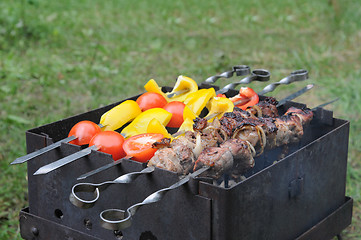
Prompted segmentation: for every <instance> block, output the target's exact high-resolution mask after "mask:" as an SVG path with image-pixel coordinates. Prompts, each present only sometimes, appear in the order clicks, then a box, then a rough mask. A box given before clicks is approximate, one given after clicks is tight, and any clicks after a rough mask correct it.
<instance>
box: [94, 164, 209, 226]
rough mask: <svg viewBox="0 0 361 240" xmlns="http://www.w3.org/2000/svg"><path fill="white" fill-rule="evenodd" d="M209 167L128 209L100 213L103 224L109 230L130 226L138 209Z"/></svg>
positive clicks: (155, 200)
mask: <svg viewBox="0 0 361 240" xmlns="http://www.w3.org/2000/svg"><path fill="white" fill-rule="evenodd" d="M208 169H209V167H204V168H201V169H199V170H197V171H195V172H193V173H192V174H189V175H188V176H186V177H185V178H183V179H181V180H180V181H178V182H176V183H175V184H173V185H171V186H170V187H167V188H163V189H161V190H158V191H156V192H154V193H152V194H151V195H149V196H148V197H147V198H146V199H144V200H143V202H141V203H137V204H134V205H133V206H131V207H129V208H128V209H127V211H124V210H121V209H107V210H104V211H102V212H101V213H100V222H101V223H100V224H101V226H102V227H103V228H106V229H109V230H121V229H125V228H127V227H129V226H130V225H131V221H132V216H134V214H135V213H136V211H137V210H138V209H139V208H140V207H141V206H144V205H148V204H151V203H155V202H158V201H160V200H161V199H162V198H163V197H164V195H165V194H166V193H167V192H168V191H170V190H173V189H175V188H178V187H180V186H182V185H183V184H185V183H187V182H188V181H189V180H190V179H191V178H194V177H196V176H198V175H200V174H202V173H203V172H205V171H207V170H208Z"/></svg>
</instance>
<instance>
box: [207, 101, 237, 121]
mask: <svg viewBox="0 0 361 240" xmlns="http://www.w3.org/2000/svg"><path fill="white" fill-rule="evenodd" d="M233 108H234V104H233V102H232V101H231V100H230V99H229V98H224V97H214V98H212V99H211V101H210V110H209V113H208V115H207V116H206V117H205V118H207V119H208V118H210V119H208V121H209V122H212V121H213V119H214V118H215V117H217V118H221V117H222V116H223V114H224V113H226V112H232V111H233Z"/></svg>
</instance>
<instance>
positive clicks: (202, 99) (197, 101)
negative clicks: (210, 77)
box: [184, 88, 216, 116]
mask: <svg viewBox="0 0 361 240" xmlns="http://www.w3.org/2000/svg"><path fill="white" fill-rule="evenodd" d="M215 96H216V91H215V90H214V88H207V89H200V90H198V91H196V92H194V93H190V94H189V95H188V96H187V98H186V99H185V100H184V103H185V104H186V105H188V107H189V108H190V109H191V110H192V112H193V113H195V114H196V115H197V116H199V114H200V113H201V112H202V110H203V108H204V107H205V106H206V105H207V103H208V101H209V100H210V99H211V98H213V97H215Z"/></svg>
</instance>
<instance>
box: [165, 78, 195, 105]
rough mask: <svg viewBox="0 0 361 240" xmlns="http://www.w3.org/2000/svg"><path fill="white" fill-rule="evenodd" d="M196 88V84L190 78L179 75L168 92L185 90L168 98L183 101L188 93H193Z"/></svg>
mask: <svg viewBox="0 0 361 240" xmlns="http://www.w3.org/2000/svg"><path fill="white" fill-rule="evenodd" d="M197 90H198V85H197V83H196V82H195V81H194V80H193V79H192V78H189V77H186V76H183V75H180V76H179V77H178V78H177V82H176V83H175V85H174V87H173V90H172V92H170V93H171V94H172V93H174V92H178V91H185V92H184V93H181V94H178V95H175V96H174V97H172V98H170V99H169V100H170V101H179V102H183V101H184V100H185V99H186V98H187V96H188V95H189V94H190V93H194V92H196V91H197Z"/></svg>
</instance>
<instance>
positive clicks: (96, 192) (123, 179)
mask: <svg viewBox="0 0 361 240" xmlns="http://www.w3.org/2000/svg"><path fill="white" fill-rule="evenodd" d="M154 169H155V168H154V167H147V168H144V169H143V170H142V171H140V172H131V173H127V174H124V175H122V176H120V177H118V178H116V179H114V180H113V181H106V182H102V183H97V184H95V183H78V184H75V185H74V186H73V187H72V189H71V194H70V196H69V200H70V202H71V203H72V204H73V205H75V206H77V207H80V208H91V207H93V206H94V204H95V202H96V201H97V200H98V199H99V196H100V192H101V191H104V190H105V189H107V188H108V187H109V186H110V185H112V184H118V183H131V182H133V181H134V180H135V179H136V178H137V177H138V176H140V175H142V174H148V173H152V172H153V171H154ZM81 192H86V193H93V198H92V199H90V200H84V199H82V198H81V197H79V196H78V193H81Z"/></svg>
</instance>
